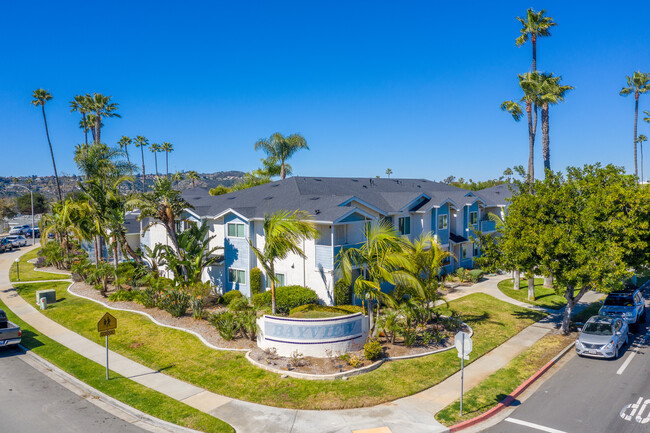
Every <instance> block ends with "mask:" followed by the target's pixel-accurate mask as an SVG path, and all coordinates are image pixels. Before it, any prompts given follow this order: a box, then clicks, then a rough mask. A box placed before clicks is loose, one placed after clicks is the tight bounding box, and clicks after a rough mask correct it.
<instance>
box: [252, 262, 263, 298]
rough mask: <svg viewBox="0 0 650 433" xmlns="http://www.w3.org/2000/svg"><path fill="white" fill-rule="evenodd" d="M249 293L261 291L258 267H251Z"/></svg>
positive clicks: (260, 277)
mask: <svg viewBox="0 0 650 433" xmlns="http://www.w3.org/2000/svg"><path fill="white" fill-rule="evenodd" d="M250 279H251V295H256V294H258V293H262V271H261V270H260V268H253V269H251V274H250Z"/></svg>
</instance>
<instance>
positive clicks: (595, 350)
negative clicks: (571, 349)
mask: <svg viewBox="0 0 650 433" xmlns="http://www.w3.org/2000/svg"><path fill="white" fill-rule="evenodd" d="M628 333H629V328H628V324H627V322H626V321H625V320H623V319H621V318H618V317H610V316H600V315H599V316H593V317H591V318H590V319H589V320H587V323H585V326H583V327H582V330H581V331H580V335H578V339H577V340H576V353H577V354H578V355H580V356H594V357H597V358H612V359H616V358H618V353H619V349H620V348H621V347H623V345H627V344H628V341H629V340H628Z"/></svg>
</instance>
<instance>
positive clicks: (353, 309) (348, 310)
mask: <svg viewBox="0 0 650 433" xmlns="http://www.w3.org/2000/svg"><path fill="white" fill-rule="evenodd" d="M307 311H325V312H328V313H340V314H341V315H345V314H354V313H362V312H363V307H360V306H358V305H337V306H336V307H330V306H327V305H318V304H307V305H301V306H300V307H296V308H292V309H291V311H290V312H289V315H290V316H292V315H294V314H296V313H302V312H307Z"/></svg>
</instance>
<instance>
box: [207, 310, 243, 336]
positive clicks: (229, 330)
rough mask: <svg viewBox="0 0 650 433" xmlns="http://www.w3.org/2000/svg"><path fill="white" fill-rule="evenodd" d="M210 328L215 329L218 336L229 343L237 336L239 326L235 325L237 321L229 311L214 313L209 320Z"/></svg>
mask: <svg viewBox="0 0 650 433" xmlns="http://www.w3.org/2000/svg"><path fill="white" fill-rule="evenodd" d="M209 321H210V323H211V324H212V326H214V327H215V328H217V331H218V332H219V335H221V338H223V339H224V340H227V341H230V340H232V339H233V338H235V336H236V335H237V331H238V330H239V326H238V324H237V319H236V318H235V315H234V314H233V313H231V312H230V311H222V312H220V313H215V314H213V315H212V316H210V319H209Z"/></svg>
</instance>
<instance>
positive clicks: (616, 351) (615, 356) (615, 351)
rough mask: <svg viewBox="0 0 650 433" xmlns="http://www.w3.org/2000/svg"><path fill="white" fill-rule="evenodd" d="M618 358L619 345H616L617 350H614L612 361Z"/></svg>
mask: <svg viewBox="0 0 650 433" xmlns="http://www.w3.org/2000/svg"><path fill="white" fill-rule="evenodd" d="M616 359H618V346H616V350H614V356H613V357H612V361H614V360H616Z"/></svg>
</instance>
